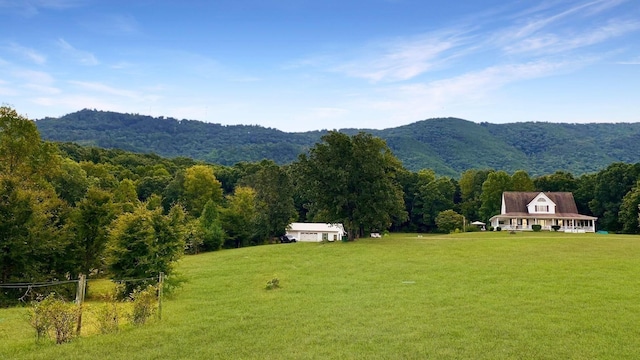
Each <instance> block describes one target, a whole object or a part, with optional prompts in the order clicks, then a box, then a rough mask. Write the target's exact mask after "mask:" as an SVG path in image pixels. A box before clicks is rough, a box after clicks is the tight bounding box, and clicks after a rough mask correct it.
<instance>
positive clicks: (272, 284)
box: [265, 278, 280, 290]
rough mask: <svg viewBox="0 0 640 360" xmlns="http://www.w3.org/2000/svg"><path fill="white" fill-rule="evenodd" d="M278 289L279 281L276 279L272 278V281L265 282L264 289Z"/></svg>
mask: <svg viewBox="0 0 640 360" xmlns="http://www.w3.org/2000/svg"><path fill="white" fill-rule="evenodd" d="M279 287H280V280H278V278H273V279H271V280H269V281H267V286H265V289H267V290H273V289H277V288H279Z"/></svg>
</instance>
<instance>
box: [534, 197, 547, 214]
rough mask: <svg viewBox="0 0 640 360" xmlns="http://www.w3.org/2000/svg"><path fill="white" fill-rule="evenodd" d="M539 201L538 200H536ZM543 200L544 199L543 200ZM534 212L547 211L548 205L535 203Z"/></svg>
mask: <svg viewBox="0 0 640 360" xmlns="http://www.w3.org/2000/svg"><path fill="white" fill-rule="evenodd" d="M538 201H540V200H538ZM543 201H544V200H543ZM536 212H537V213H541V212H547V213H548V212H549V205H536Z"/></svg>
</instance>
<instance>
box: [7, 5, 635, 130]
mask: <svg viewBox="0 0 640 360" xmlns="http://www.w3.org/2000/svg"><path fill="white" fill-rule="evenodd" d="M0 14H1V15H2V19H3V20H2V22H0V35H1V36H0V102H1V103H3V104H5V105H10V106H12V107H14V108H16V110H17V111H18V112H19V113H21V114H24V115H26V116H28V117H29V118H32V119H39V118H43V117H46V116H52V117H57V116H62V115H65V114H67V113H70V112H74V111H77V110H81V109H83V108H90V109H93V108H95V109H98V110H109V111H118V112H127V113H139V114H145V115H152V116H170V117H175V118H178V119H194V120H202V121H207V122H214V123H221V124H257V125H262V126H265V127H273V128H278V129H281V130H284V131H307V130H320V129H340V128H352V127H353V128H376V129H382V128H389V127H396V126H400V125H404V124H409V123H412V122H416V121H419V120H423V119H428V118H433V117H445V116H452V117H459V118H463V119H467V120H471V121H475V122H483V121H486V122H492V123H510V122H520V121H549V122H569V123H586V122H637V121H640V115H639V114H640V1H638V0H603V1H600V0H586V1H582V0H563V1H544V0H542V1H494V0H484V1H431V0H422V1H417V0H416V1H414V0H367V1H364V0H341V1H334V0H316V1H306V0H232V1H227V0H217V1H204V0H202V1H201V0H194V1H189V0H183V1H151V0H129V1H121V0H109V1H107V0H102V1H98V0H28V1H27V0H25V1H21V0H0Z"/></svg>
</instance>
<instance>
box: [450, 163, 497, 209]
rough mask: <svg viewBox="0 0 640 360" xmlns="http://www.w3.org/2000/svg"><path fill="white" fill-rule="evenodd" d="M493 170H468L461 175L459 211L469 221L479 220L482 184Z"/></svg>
mask: <svg viewBox="0 0 640 360" xmlns="http://www.w3.org/2000/svg"><path fill="white" fill-rule="evenodd" d="M492 172H494V170H476V169H470V170H467V171H465V172H463V173H462V175H461V176H460V180H459V181H458V185H459V186H460V198H461V199H460V200H461V202H460V211H461V213H462V215H463V216H464V217H466V218H467V219H469V220H470V221H474V220H479V219H480V217H481V216H480V207H481V206H482V199H481V195H482V184H484V182H485V181H486V180H487V177H489V174H490V173H492Z"/></svg>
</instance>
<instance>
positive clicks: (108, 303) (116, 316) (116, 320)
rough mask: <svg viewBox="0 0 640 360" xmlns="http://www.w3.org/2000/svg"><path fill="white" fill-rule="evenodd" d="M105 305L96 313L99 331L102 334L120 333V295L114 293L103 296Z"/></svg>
mask: <svg viewBox="0 0 640 360" xmlns="http://www.w3.org/2000/svg"><path fill="white" fill-rule="evenodd" d="M102 301H104V304H103V305H102V307H100V308H99V309H98V310H97V311H96V319H97V320H98V329H99V330H100V332H101V333H102V334H109V333H113V332H117V331H118V326H119V324H120V311H119V309H118V295H117V293H116V292H115V291H114V292H112V293H108V294H105V295H103V296H102Z"/></svg>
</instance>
